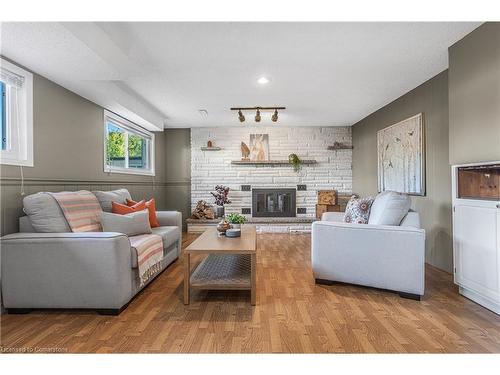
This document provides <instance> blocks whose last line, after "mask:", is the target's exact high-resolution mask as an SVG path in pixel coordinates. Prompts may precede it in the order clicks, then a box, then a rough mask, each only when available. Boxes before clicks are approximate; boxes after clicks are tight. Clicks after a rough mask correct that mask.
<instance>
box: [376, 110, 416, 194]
mask: <svg viewBox="0 0 500 375" xmlns="http://www.w3.org/2000/svg"><path fill="white" fill-rule="evenodd" d="M422 118H423V116H422V113H419V114H418V115H416V116H413V117H410V118H408V119H406V120H403V121H400V122H398V123H397V124H394V125H391V126H389V127H387V128H385V129H382V130H380V131H379V132H378V133H377V151H378V190H379V192H381V191H385V190H392V191H397V192H399V193H408V194H412V195H422V196H423V195H425V149H424V127H423V121H422Z"/></svg>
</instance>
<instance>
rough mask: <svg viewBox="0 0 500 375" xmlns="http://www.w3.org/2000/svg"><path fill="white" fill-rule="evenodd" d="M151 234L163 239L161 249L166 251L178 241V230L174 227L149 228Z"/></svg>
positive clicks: (179, 234)
mask: <svg viewBox="0 0 500 375" xmlns="http://www.w3.org/2000/svg"><path fill="white" fill-rule="evenodd" d="M151 232H152V233H153V234H158V235H160V236H161V238H162V239H163V248H164V249H166V248H168V247H170V246H171V245H172V244H174V243H175V242H176V241H178V240H179V238H180V236H181V232H180V228H179V227H174V226H165V227H156V228H151Z"/></svg>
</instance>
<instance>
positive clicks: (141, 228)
mask: <svg viewBox="0 0 500 375" xmlns="http://www.w3.org/2000/svg"><path fill="white" fill-rule="evenodd" d="M101 225H102V230H103V232H118V233H123V234H126V235H127V236H136V235H139V234H150V233H151V226H150V224H149V211H148V210H143V211H138V212H132V213H130V214H126V215H119V214H112V213H110V212H102V213H101Z"/></svg>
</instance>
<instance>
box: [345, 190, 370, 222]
mask: <svg viewBox="0 0 500 375" xmlns="http://www.w3.org/2000/svg"><path fill="white" fill-rule="evenodd" d="M372 203H373V198H371V197H369V198H359V197H358V196H356V195H353V196H352V197H351V199H349V202H347V206H346V209H345V214H344V222H346V223H354V224H367V223H368V217H369V216H370V207H371V205H372Z"/></svg>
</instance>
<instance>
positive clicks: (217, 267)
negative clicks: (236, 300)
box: [190, 254, 252, 290]
mask: <svg viewBox="0 0 500 375" xmlns="http://www.w3.org/2000/svg"><path fill="white" fill-rule="evenodd" d="M190 286H191V288H193V289H208V290H228V289H231V290H251V289H252V279H251V256H250V255H247V254H209V255H208V256H207V257H206V258H205V259H203V261H202V262H201V263H200V264H199V265H198V267H196V269H195V270H194V271H193V273H192V274H191V277H190Z"/></svg>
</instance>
